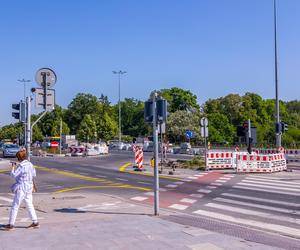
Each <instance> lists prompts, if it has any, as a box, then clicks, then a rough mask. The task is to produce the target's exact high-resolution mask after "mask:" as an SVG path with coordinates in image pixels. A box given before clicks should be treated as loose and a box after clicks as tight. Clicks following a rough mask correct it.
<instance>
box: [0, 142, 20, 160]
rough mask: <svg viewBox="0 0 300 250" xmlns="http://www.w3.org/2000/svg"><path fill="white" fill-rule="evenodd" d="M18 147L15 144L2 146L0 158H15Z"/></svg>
mask: <svg viewBox="0 0 300 250" xmlns="http://www.w3.org/2000/svg"><path fill="white" fill-rule="evenodd" d="M19 150H20V147H19V146H18V145H17V144H4V145H3V146H2V148H1V151H2V157H3V158H5V157H16V154H17V152H18V151H19Z"/></svg>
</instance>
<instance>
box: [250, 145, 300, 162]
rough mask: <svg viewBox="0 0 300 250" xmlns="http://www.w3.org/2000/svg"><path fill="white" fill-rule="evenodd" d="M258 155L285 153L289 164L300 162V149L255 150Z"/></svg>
mask: <svg viewBox="0 0 300 250" xmlns="http://www.w3.org/2000/svg"><path fill="white" fill-rule="evenodd" d="M254 152H256V153H257V154H276V153H284V154H285V158H286V161H287V162H300V150H299V149H283V148H280V149H274V148H271V149H254Z"/></svg>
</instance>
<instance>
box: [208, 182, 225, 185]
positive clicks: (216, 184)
mask: <svg viewBox="0 0 300 250" xmlns="http://www.w3.org/2000/svg"><path fill="white" fill-rule="evenodd" d="M210 185H215V186H222V185H223V184H222V183H215V182H213V183H210Z"/></svg>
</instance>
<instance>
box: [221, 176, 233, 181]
mask: <svg viewBox="0 0 300 250" xmlns="http://www.w3.org/2000/svg"><path fill="white" fill-rule="evenodd" d="M230 179H231V177H221V178H219V180H227V181H228V180H230Z"/></svg>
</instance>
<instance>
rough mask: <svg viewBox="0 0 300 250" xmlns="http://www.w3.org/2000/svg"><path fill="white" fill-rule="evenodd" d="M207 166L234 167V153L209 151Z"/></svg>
mask: <svg viewBox="0 0 300 250" xmlns="http://www.w3.org/2000/svg"><path fill="white" fill-rule="evenodd" d="M206 157H207V168H208V169H209V170H210V169H224V168H226V169H227V168H233V153H232V152H208V153H207V154H206Z"/></svg>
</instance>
